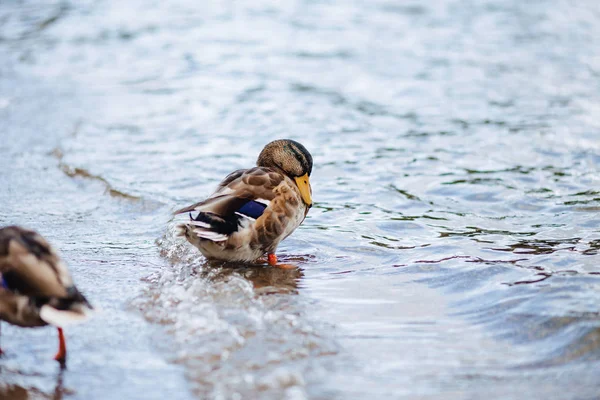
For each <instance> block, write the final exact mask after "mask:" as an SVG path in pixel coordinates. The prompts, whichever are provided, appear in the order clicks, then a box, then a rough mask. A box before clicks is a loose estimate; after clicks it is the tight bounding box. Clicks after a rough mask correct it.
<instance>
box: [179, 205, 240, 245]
mask: <svg viewBox="0 0 600 400" xmlns="http://www.w3.org/2000/svg"><path fill="white" fill-rule="evenodd" d="M238 219H239V218H238V216H236V215H234V216H231V217H221V216H219V215H217V214H214V213H211V212H202V211H200V212H199V213H198V215H197V216H196V217H195V218H194V217H193V216H192V214H191V213H190V220H189V221H187V222H185V223H184V224H182V225H180V226H179V228H180V234H182V235H185V234H186V233H189V232H190V231H191V232H193V233H194V234H195V235H196V236H198V237H199V238H202V239H207V240H210V241H213V242H223V241H225V240H227V239H228V238H229V235H231V234H232V233H234V232H236V231H237V230H238V228H239V224H238Z"/></svg>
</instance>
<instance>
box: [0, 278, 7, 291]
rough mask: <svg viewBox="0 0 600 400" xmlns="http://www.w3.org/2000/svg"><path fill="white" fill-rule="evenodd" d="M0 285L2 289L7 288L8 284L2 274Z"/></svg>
mask: <svg viewBox="0 0 600 400" xmlns="http://www.w3.org/2000/svg"><path fill="white" fill-rule="evenodd" d="M0 287H3V288H4V289H8V284H7V283H6V281H5V280H4V278H3V277H2V275H0Z"/></svg>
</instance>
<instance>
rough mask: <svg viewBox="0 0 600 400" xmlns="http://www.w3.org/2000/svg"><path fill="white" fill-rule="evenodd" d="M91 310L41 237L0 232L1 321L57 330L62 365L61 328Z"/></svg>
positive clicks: (19, 231)
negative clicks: (52, 327) (50, 327)
mask: <svg viewBox="0 0 600 400" xmlns="http://www.w3.org/2000/svg"><path fill="white" fill-rule="evenodd" d="M91 309H92V306H91V305H90V303H88V301H87V300H86V298H85V297H84V296H83V295H82V294H81V293H80V292H79V291H78V290H77V288H76V287H75V285H74V284H73V279H71V275H70V274H69V271H68V270H67V267H66V265H65V263H64V262H63V261H62V260H61V259H60V257H59V256H58V255H57V254H56V252H55V251H54V249H53V248H52V247H51V246H50V245H49V244H48V242H47V241H46V240H45V239H44V238H43V237H42V236H40V235H39V234H38V233H36V232H34V231H31V230H27V229H24V228H21V227H18V226H9V227H5V228H2V229H0V320H2V321H6V322H8V323H10V324H13V325H17V326H21V327H41V326H46V325H53V326H56V327H57V328H58V339H59V347H58V352H57V354H56V356H55V359H56V360H57V361H59V362H60V363H61V364H64V363H65V362H66V357H67V349H66V344H65V338H64V334H63V330H62V327H63V326H64V325H67V324H69V323H73V322H78V321H81V320H84V319H86V317H87V316H88V315H89V313H90V311H91ZM1 352H2V351H1V350H0V353H1Z"/></svg>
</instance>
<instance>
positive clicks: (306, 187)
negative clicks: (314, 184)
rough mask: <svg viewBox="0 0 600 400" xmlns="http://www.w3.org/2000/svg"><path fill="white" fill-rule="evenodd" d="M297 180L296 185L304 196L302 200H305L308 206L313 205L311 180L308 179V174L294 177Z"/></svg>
mask: <svg viewBox="0 0 600 400" xmlns="http://www.w3.org/2000/svg"><path fill="white" fill-rule="evenodd" d="M294 179H295V180H296V185H298V189H300V195H301V196H302V201H304V203H305V204H306V205H307V206H309V207H310V206H312V196H311V189H310V180H309V179H308V174H304V175H302V176H299V177H297V178H294Z"/></svg>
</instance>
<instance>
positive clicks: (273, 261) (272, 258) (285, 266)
mask: <svg viewBox="0 0 600 400" xmlns="http://www.w3.org/2000/svg"><path fill="white" fill-rule="evenodd" d="M268 257H269V258H268V260H269V265H270V266H272V267H276V268H281V269H294V268H296V266H295V265H291V264H278V263H277V256H276V255H275V254H273V253H269V255H268Z"/></svg>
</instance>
